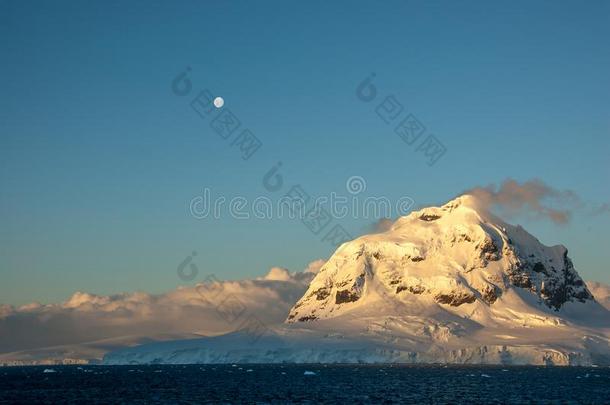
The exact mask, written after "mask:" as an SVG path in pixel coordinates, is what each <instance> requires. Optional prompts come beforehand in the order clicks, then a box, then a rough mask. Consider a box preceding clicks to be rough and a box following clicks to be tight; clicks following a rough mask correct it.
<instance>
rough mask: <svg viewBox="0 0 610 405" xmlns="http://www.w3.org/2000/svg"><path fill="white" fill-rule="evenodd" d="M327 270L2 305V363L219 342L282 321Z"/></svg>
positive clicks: (279, 270) (278, 272)
mask: <svg viewBox="0 0 610 405" xmlns="http://www.w3.org/2000/svg"><path fill="white" fill-rule="evenodd" d="M321 264H323V261H320V260H317V261H314V262H312V263H311V264H310V265H308V267H307V269H306V270H305V271H304V272H296V273H290V272H289V271H288V270H286V269H284V268H280V267H274V268H272V269H270V270H269V272H268V273H267V275H266V276H264V277H262V278H259V279H254V280H238V281H214V282H207V283H199V284H197V285H193V286H185V287H178V288H177V289H175V290H173V291H170V292H168V293H165V294H160V295H154V294H148V293H144V292H132V293H123V294H116V295H109V296H105V295H95V294H90V293H85V292H76V293H74V294H73V295H72V296H71V297H70V298H69V299H68V300H66V301H65V302H63V303H57V304H49V305H41V304H39V303H32V304H28V305H24V306H22V307H19V308H14V307H12V306H9V305H0V357H3V358H6V356H2V354H6V353H11V352H16V351H23V350H25V351H27V350H30V351H31V350H33V349H40V348H47V347H50V346H57V345H79V344H83V343H86V342H93V341H100V340H104V339H116V338H124V337H127V336H150V337H154V336H159V335H162V334H167V333H172V334H191V333H197V334H203V335H216V334H221V333H226V332H230V331H232V330H236V329H239V327H240V326H241V324H242V323H241V321H242V320H243V319H245V317H247V316H249V315H250V314H252V315H254V316H256V318H257V319H259V320H260V321H261V322H262V323H263V324H273V323H278V322H283V321H284V319H285V318H286V315H287V314H288V312H289V310H290V308H291V307H292V305H294V303H295V302H296V301H297V300H298V299H299V298H300V297H301V296H302V295H303V294H304V292H305V291H306V289H307V287H308V285H309V282H310V281H311V279H312V278H313V276H314V271H317V269H319V267H320V266H321ZM231 311H233V312H231ZM227 312H228V313H229V315H227ZM238 312H239V313H238ZM236 314H237V315H239V316H235V315H236ZM234 318H235V319H234Z"/></svg>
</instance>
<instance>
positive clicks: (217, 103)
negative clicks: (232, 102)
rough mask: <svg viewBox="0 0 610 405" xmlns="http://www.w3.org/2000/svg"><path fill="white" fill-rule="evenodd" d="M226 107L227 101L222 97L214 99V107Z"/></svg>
mask: <svg viewBox="0 0 610 405" xmlns="http://www.w3.org/2000/svg"><path fill="white" fill-rule="evenodd" d="M223 105H225V100H224V99H223V98H222V97H216V98H215V99H214V107H216V108H220V107H222V106H223Z"/></svg>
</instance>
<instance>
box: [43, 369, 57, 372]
mask: <svg viewBox="0 0 610 405" xmlns="http://www.w3.org/2000/svg"><path fill="white" fill-rule="evenodd" d="M43 373H57V371H55V370H53V369H52V368H45V369H44V371H43Z"/></svg>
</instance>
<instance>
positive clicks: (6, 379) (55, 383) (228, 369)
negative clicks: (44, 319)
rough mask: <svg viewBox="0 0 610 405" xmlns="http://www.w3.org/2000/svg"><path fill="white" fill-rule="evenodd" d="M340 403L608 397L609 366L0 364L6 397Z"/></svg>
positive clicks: (0, 389) (0, 394) (592, 400)
mask: <svg viewBox="0 0 610 405" xmlns="http://www.w3.org/2000/svg"><path fill="white" fill-rule="evenodd" d="M50 370H51V371H50ZM337 402H339V403H399V402H400V403H418V404H428V403H486V404H487V403H587V404H609V403H610V368H601V367H600V368H595V367H574V368H572V367H548V368H547V367H501V366H498V367H495V366H396V365H393V366H392V365H374V366H373V365H327V366H325V365H319V364H315V365H278V364H273V365H267V364H256V365H188V366H182V365H151V366H135V365H134V366H80V367H77V366H46V367H45V366H36V367H5V368H0V403H3V404H4V403H30V404H31V403H53V404H57V403H88V404H109V403H127V404H137V403H142V404H144V403H168V404H175V403H183V404H188V403H272V404H275V403H278V404H281V403H337Z"/></svg>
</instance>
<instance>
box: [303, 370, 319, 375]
mask: <svg viewBox="0 0 610 405" xmlns="http://www.w3.org/2000/svg"><path fill="white" fill-rule="evenodd" d="M303 375H316V373H314V372H313V371H305V372H304V373H303Z"/></svg>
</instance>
